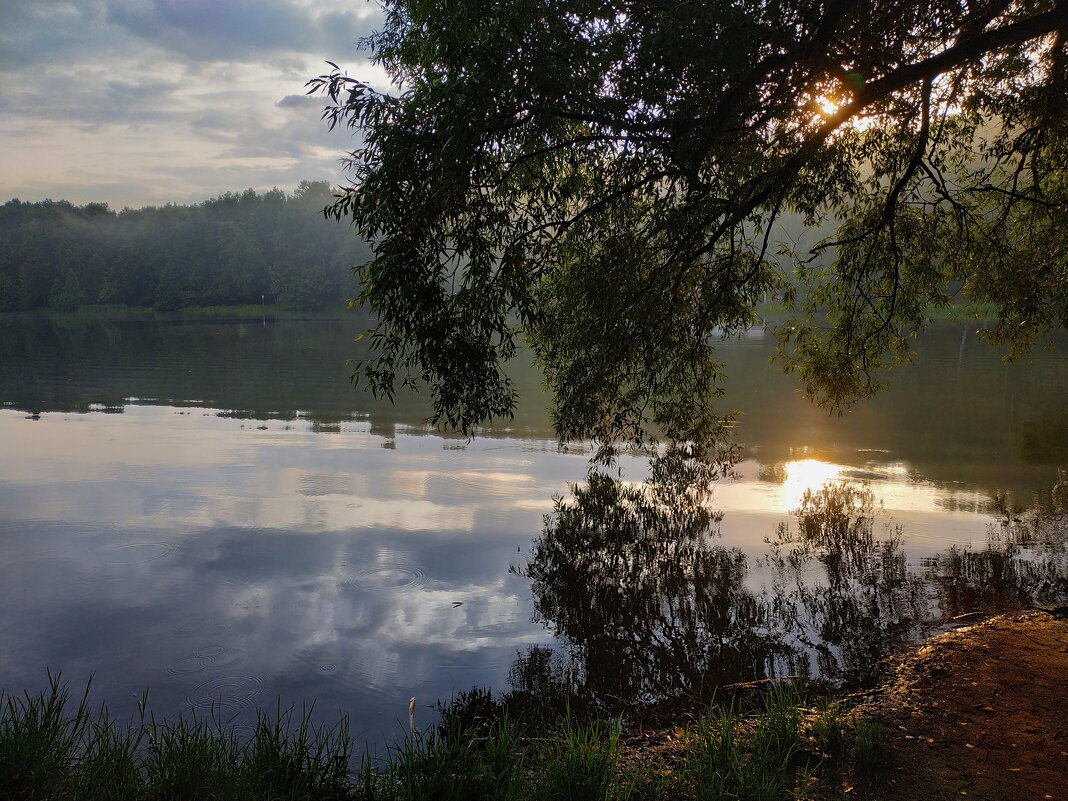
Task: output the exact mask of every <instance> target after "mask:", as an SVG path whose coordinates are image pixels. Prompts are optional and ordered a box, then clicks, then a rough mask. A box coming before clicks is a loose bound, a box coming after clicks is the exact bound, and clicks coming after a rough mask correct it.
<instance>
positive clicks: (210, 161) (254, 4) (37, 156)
mask: <svg viewBox="0 0 1068 801" xmlns="http://www.w3.org/2000/svg"><path fill="white" fill-rule="evenodd" d="M380 21H381V14H380V13H379V12H378V11H377V9H376V7H375V6H373V5H371V4H370V3H366V4H364V3H360V2H358V0H356V2H353V0H315V2H310V0H68V1H66V2H64V1H63V0H5V1H4V26H3V27H2V29H0V192H2V193H3V194H5V195H7V196H8V197H10V196H13V195H16V194H17V195H20V196H21V197H22V198H23V199H26V200H33V199H38V198H41V197H44V196H45V195H46V194H47V195H48V196H51V197H56V198H58V197H66V198H69V199H71V200H72V201H75V202H85V201H87V200H90V199H101V200H106V201H108V202H110V203H111V204H112V205H115V206H124V205H138V204H141V203H158V202H161V201H167V200H185V199H186V198H188V197H190V196H193V197H199V198H204V197H208V196H211V195H213V194H218V193H220V192H223V191H226V190H229V189H235V188H244V187H247V186H254V187H264V186H270V185H274V184H276V183H280V182H282V181H285V182H286V183H287V184H289V185H295V184H296V182H298V181H299V180H300V179H302V178H310V179H316V180H323V179H327V180H331V181H332V182H334V183H338V182H340V181H341V180H343V176H342V175H341V174H340V172H339V169H338V159H339V158H340V157H341V156H342V155H343V154H344V153H345V152H346V151H348V150H351V149H352V139H351V137H350V135H349V134H348V133H347V132H333V133H332V134H331V133H329V132H327V131H326V129H325V125H324V124H323V123H322V122H321V120H320V112H321V109H322V106H323V101H322V99H321V98H317V97H308V96H305V95H304V94H303V92H304V84H305V82H306V81H307V79H308V78H309V77H311V75H312V74H313V73H314V74H318V73H319V72H322V71H323V69H324V67H323V65H324V62H325V61H326V60H327V59H331V60H334V61H337V62H338V63H340V64H342V65H343V66H345V67H347V68H348V71H349V72H350V74H353V75H355V76H357V77H359V78H361V79H362V80H367V81H369V82H371V83H372V84H374V85H376V86H379V87H382V88H385V86H387V85H388V79H387V78H386V76H385V74H384V73H383V71H382V70H381V69H380V68H378V67H375V66H372V65H370V64H369V63H368V61H367V60H366V54H363V55H358V54H357V52H356V50H355V47H354V43H355V42H356V41H357V40H358V39H360V38H362V37H364V36H366V35H368V34H369V33H370V32H371V31H372V30H374V28H375V27H376V26H377V25H378V24H379V23H380ZM163 175H171V176H180V180H177V181H173V182H170V183H167V182H161V181H160V176H163ZM138 176H142V183H141V184H140V186H141V188H140V189H138V186H139V183H138ZM227 182H234V183H227ZM283 185H285V184H283ZM120 192H124V193H127V194H125V195H123V196H121V197H120V196H117V194H118V193H120ZM167 192H172V193H173V194H171V195H167V194H166V193H167ZM3 199H6V198H0V200H3Z"/></svg>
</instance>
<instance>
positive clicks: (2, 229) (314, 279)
mask: <svg viewBox="0 0 1068 801" xmlns="http://www.w3.org/2000/svg"><path fill="white" fill-rule="evenodd" d="M332 201H333V197H332V192H331V189H330V185H329V184H327V183H326V182H310V181H302V182H301V184H300V186H299V187H298V188H297V190H296V191H295V192H293V193H286V192H283V191H281V190H279V189H272V190H270V191H269V192H263V193H262V194H258V193H256V192H254V191H253V190H251V189H249V190H247V191H245V192H242V193H239V194H237V193H231V192H227V193H226V194H224V195H222V196H220V197H217V198H212V199H211V200H207V201H205V202H203V203H199V204H197V205H193V206H178V205H167V206H161V207H148V208H143V209H123V210H122V211H120V212H115V211H112V210H111V209H109V208H108V207H107V205H106V204H103V203H89V204H86V205H84V206H75V205H72V204H70V203H68V202H66V201H62V200H61V201H52V200H45V201H42V202H39V203H23V202H21V201H18V200H11V201H8V202H7V203H5V204H4V205H3V206H0V311H22V310H28V309H41V308H51V309H56V310H60V311H73V310H75V309H77V308H78V307H80V306H88V305H118V304H122V305H127V306H150V307H153V308H155V309H158V310H160V311H172V310H176V309H180V308H183V307H186V306H229V305H238V304H250V303H255V304H259V303H269V304H274V305H279V306H285V307H289V308H295V309H312V308H322V307H324V306H329V305H335V304H338V303H339V302H340V301H341V300H342V299H344V298H347V297H352V296H353V295H354V294H355V293H356V291H357V286H356V282H355V279H354V278H353V277H352V274H351V271H350V268H351V267H352V265H353V264H358V263H359V262H361V261H363V260H365V259H366V258H367V256H368V255H369V251H368V249H367V246H366V245H365V244H364V243H363V242H361V241H360V240H359V239H358V238H357V237H356V236H355V235H354V234H353V232H352V230H351V229H350V228H349V227H347V226H345V225H339V224H338V223H337V222H335V221H333V220H326V219H324V218H323V214H322V209H323V207H324V206H326V205H327V204H328V203H331V202H332Z"/></svg>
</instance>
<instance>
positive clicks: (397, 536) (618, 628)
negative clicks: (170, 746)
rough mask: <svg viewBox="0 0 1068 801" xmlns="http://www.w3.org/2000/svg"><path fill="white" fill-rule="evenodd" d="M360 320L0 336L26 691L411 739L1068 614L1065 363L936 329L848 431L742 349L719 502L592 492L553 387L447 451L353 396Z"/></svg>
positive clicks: (629, 476) (5, 579) (15, 324)
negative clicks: (413, 716) (957, 623)
mask: <svg viewBox="0 0 1068 801" xmlns="http://www.w3.org/2000/svg"><path fill="white" fill-rule="evenodd" d="M361 330H362V327H361V325H360V322H359V321H358V320H356V319H352V320H350V319H338V318H325V317H307V318H284V319H277V320H272V319H264V320H246V321H234V320H212V321H204V320H200V321H197V320H189V319H184V318H179V317H176V318H174V319H168V320H159V319H130V320H125V319H113V320H96V319H83V318H78V317H76V316H70V317H32V318H30V317H10V316H9V317H0V353H2V354H3V361H2V364H0V404H2V405H0V453H2V454H3V458H2V460H0V643H2V647H0V687H3V688H5V689H9V690H19V691H21V690H22V689H29V690H31V691H32V690H34V689H37V688H40V687H42V686H43V685H44V683H45V669H46V668H49V669H51V670H53V671H62V672H63V674H64V676H65V677H66V678H68V679H70V680H71V681H72V682H75V683H77V682H81V681H84V680H85V679H86V678H88V677H89V676H90V675H92V676H93V677H94V688H95V690H94V695H95V697H97V698H100V699H105V698H106V699H107V701H108V702H109V705H110V707H111V708H112V710H113V711H114V712H115V713H117V714H120V715H123V714H129V713H130V712H131V711H132V710H133V708H134V707H135V703H136V698H135V696H136V695H138V694H139V693H140V692H141V691H142V690H144V689H145V688H149V690H150V698H151V701H152V707H153V708H154V709H155V710H157V712H159V713H164V714H166V713H168V712H176V711H178V710H181V709H188V708H189V707H190V706H192V707H194V708H196V709H198V710H202V711H208V712H211V711H213V710H215V711H217V712H219V713H221V714H223V715H224V716H225V717H231V716H232V717H234V718H235V719H236V720H237V721H238V722H240V723H242V724H243V725H247V723H248V721H249V720H250V719H251V716H252V711H253V710H254V709H255V708H256V707H257V706H260V707H269V708H272V709H273V708H274V706H275V704H276V701H277V699H278V698H281V699H282V702H283V703H284V704H288V703H290V702H297V703H298V704H299V703H300V702H301V701H304V700H308V701H310V700H312V699H315V700H316V702H317V710H318V712H319V713H320V714H322V715H323V716H324V717H332V716H333V715H334V714H335V713H336V711H337V710H339V709H340V710H343V711H345V712H348V713H349V714H350V715H351V718H352V724H353V728H354V730H355V731H357V732H358V733H360V734H362V735H364V736H366V737H367V738H368V740H369V741H371V742H372V743H382V742H384V741H386V740H388V739H390V738H392V737H394V736H395V735H397V734H399V733H400V732H401V731H402V729H403V727H404V726H406V725H407V704H408V699H409V698H410V697H411V696H413V695H414V696H416V698H417V699H418V706H419V712H418V716H420V717H421V718H422V719H423V720H424V721H429V720H430V719H431V718H432V716H433V713H432V711H431V710H429V709H425V707H426V706H428V705H429V706H433V705H434V703H435V702H436V701H437V700H438V699H448V698H449V697H451V696H452V695H454V694H455V693H457V692H460V691H464V690H468V689H470V688H471V687H472V686H481V687H489V688H492V689H494V690H497V691H508V690H516V689H519V690H524V691H530V692H538V691H549V690H553V691H555V690H567V691H572V692H581V693H584V694H586V695H587V696H589V697H592V698H595V699H600V701H603V703H604V704H605V705H606V706H610V705H611V704H612V703H614V702H613V701H612V698H617V699H618V698H619V697H620V696H626V699H625V700H631V701H634V700H658V699H669V698H673V697H676V696H679V695H684V694H685V695H688V696H689V697H696V696H700V695H703V694H705V693H708V692H710V691H711V690H712V688H714V687H715V686H716V685H718V684H725V683H731V682H734V681H742V680H748V679H752V678H762V677H764V676H768V675H796V674H797V673H799V672H801V673H806V674H808V675H812V676H818V677H825V678H828V679H831V680H836V681H843V682H851V683H863V682H865V681H870V680H871V678H872V676H873V673H874V668H876V667H877V665H878V661H879V659H881V658H882V657H884V656H886V655H888V654H890V653H892V652H893V651H894V650H895V649H898V648H900V647H903V646H904V645H907V644H909V643H910V642H914V641H915V640H916V639H917V638H919V637H920V636H922V635H923V634H924V633H926V632H928V631H930V630H932V629H933V628H936V627H937V626H939V625H940V624H942V623H943V622H944V621H945V620H946V619H947V618H950V617H953V616H955V615H959V614H963V613H966V612H972V611H985V610H1003V609H1014V608H1021V607H1026V606H1029V605H1032V604H1035V603H1064V602H1065V600H1066V599H1068V557H1066V546H1065V537H1064V531H1065V527H1064V525H1063V518H1062V517H1060V515H1062V514H1063V513H1064V512H1065V509H1064V508H1062V505H1061V503H1062V502H1061V500H1059V499H1060V498H1061V495H1059V494H1058V492H1059V490H1058V489H1057V486H1058V482H1060V481H1063V474H1062V473H1060V472H1059V469H1060V468H1065V467H1068V437H1066V430H1068V428H1066V426H1068V418H1066V416H1065V410H1064V408H1063V403H1062V399H1063V398H1064V397H1068V344H1066V343H1065V342H1063V341H1058V342H1056V343H1054V344H1053V345H1052V346H1051V347H1050V348H1048V349H1040V350H1038V351H1036V354H1035V356H1034V358H1033V359H1032V360H1031V361H1029V362H1027V363H1018V364H1012V365H1006V364H1005V363H1003V362H1002V361H1001V360H1000V359H999V357H998V355H997V354H996V353H995V352H994V351H993V350H992V349H991V348H990V347H989V346H987V345H986V344H985V343H983V342H981V341H979V338H978V337H977V335H976V333H975V331H974V330H971V329H966V328H961V327H955V326H949V325H945V326H938V327H935V328H933V329H932V330H931V331H929V332H928V333H927V334H926V335H925V337H924V338H923V339H922V340H921V341H920V342H918V343H917V357H916V364H915V365H913V366H912V367H910V368H907V369H904V370H902V371H901V372H900V373H899V374H898V375H897V376H896V377H895V380H894V383H893V385H892V386H891V388H890V389H889V390H888V391H887V392H885V393H884V394H882V395H880V396H879V397H877V398H876V399H874V400H873V401H871V402H868V403H865V404H862V405H860V406H858V407H857V408H856V409H854V410H852V411H851V412H850V413H848V414H847V415H845V416H843V417H837V416H830V415H828V414H827V412H826V411H823V410H820V409H815V408H813V407H811V406H810V405H809V404H808V403H807V402H806V401H805V400H804V399H802V398H801V397H800V396H799V392H798V389H797V386H796V384H795V383H794V382H793V381H792V380H791V379H789V378H787V377H785V376H782V375H781V374H780V373H779V372H778V371H777V369H776V368H775V367H774V366H771V365H769V364H768V358H769V356H770V355H771V354H772V351H773V342H772V338H771V337H770V335H765V334H764V332H763V331H761V330H759V329H757V330H754V331H751V332H749V334H748V335H747V336H746V337H744V338H741V339H737V340H732V341H729V342H726V343H724V345H723V353H724V359H725V361H726V362H727V366H728V369H727V372H728V375H729V383H728V387H727V390H728V391H727V395H726V398H725V403H726V405H727V406H729V407H733V408H736V409H739V410H742V411H744V412H745V414H744V415H743V416H742V417H741V418H740V420H739V423H738V425H737V427H736V433H737V439H738V441H739V443H740V444H741V446H742V457H743V458H742V460H741V461H740V463H739V464H738V466H737V468H736V471H735V474H734V475H733V476H731V477H729V478H724V479H722V480H720V481H718V482H717V483H716V484H715V485H714V486H713V487H712V489H711V492H710V493H709V494H708V495H707V496H704V495H701V496H700V497H696V496H695V495H694V494H693V493H692V492H689V491H688V490H686V491H684V490H680V489H679V487H685V486H686V484H685V481H684V480H683V479H685V475H686V474H685V471H686V465H684V464H666V465H661V466H660V467H659V468H657V467H654V474H653V475H652V477H651V478H652V481H651V483H647V484H646V483H641V482H645V481H646V480H647V479H650V472H649V471H650V467H649V465H648V464H647V463H646V462H645V461H644V460H639V459H636V458H629V457H624V458H622V459H620V462H619V465H618V470H615V471H609V472H608V473H606V474H603V475H601V474H592V475H591V476H590V478H589V480H587V471H588V469H589V465H588V462H587V459H588V453H584V452H583V449H582V448H581V447H579V448H574V449H572V451H571V452H561V451H560V450H559V449H558V447H557V444H556V442H555V440H554V439H553V436H552V432H551V429H550V426H549V417H548V413H547V411H546V409H545V405H546V397H545V396H544V395H542V394H541V390H540V378H539V376H538V375H537V373H536V372H535V371H534V369H533V368H532V367H531V365H529V364H526V363H522V362H521V363H518V364H516V365H515V370H514V373H513V374H514V375H515V378H516V381H517V383H518V385H519V389H520V393H521V397H522V402H521V406H520V408H519V410H518V412H517V414H516V417H515V419H514V420H510V421H501V422H499V423H496V424H493V425H489V426H487V427H486V429H485V430H484V431H482V432H480V434H479V436H477V437H475V438H474V439H473V440H467V439H465V438H462V437H458V436H455V435H448V434H444V433H442V432H438V431H434V430H432V429H430V428H428V427H427V426H426V425H425V423H424V422H423V421H424V419H425V417H426V415H427V413H428V406H427V405H426V404H425V403H424V402H423V401H422V400H421V399H420V398H417V397H401V398H399V399H398V403H397V405H395V406H390V405H388V404H386V403H384V402H380V401H375V400H374V399H373V398H371V397H370V396H368V395H365V394H363V393H362V392H359V391H354V390H353V389H352V387H351V386H350V384H349V382H348V375H349V372H350V371H351V367H349V366H347V365H346V360H347V359H351V358H355V357H358V356H359V347H360V346H359V344H357V343H355V342H354V341H353V340H354V339H355V337H356V336H357V335H358V334H359V333H360V332H361ZM680 477H681V478H680ZM573 482H579V483H580V486H579V489H578V491H577V492H573V490H572V488H571V486H570V484H571V483H573ZM680 493H681V494H680ZM556 498H559V499H560V501H559V503H557V504H555V505H554V499H556Z"/></svg>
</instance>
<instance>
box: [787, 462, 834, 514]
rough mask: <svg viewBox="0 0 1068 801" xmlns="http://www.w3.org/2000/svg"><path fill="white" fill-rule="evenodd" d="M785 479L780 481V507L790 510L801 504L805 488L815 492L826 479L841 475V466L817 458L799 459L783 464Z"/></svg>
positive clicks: (831, 479)
mask: <svg viewBox="0 0 1068 801" xmlns="http://www.w3.org/2000/svg"><path fill="white" fill-rule="evenodd" d="M783 470H784V471H785V472H786V480H785V481H783V483H782V504H783V506H782V508H783V511H784V512H790V511H793V510H794V509H797V508H798V507H799V506H800V505H801V499H802V498H803V497H804V495H805V490H811V491H813V492H815V491H816V490H818V489H819V488H820V487H822V486H823V485H824V484H826V483H827V482H828V481H835V480H836V479H839V478H841V477H842V466H841V465H837V464H830V463H829V462H821V461H820V460H819V459H799V460H798V461H794V462H787V463H786V464H784V465H783Z"/></svg>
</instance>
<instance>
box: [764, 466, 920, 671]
mask: <svg viewBox="0 0 1068 801" xmlns="http://www.w3.org/2000/svg"><path fill="white" fill-rule="evenodd" d="M878 510H879V505H878V504H877V503H876V500H875V496H874V494H873V492H872V490H871V488H870V486H868V485H867V484H856V483H853V482H835V483H829V484H825V485H824V486H823V487H821V488H820V489H818V490H811V489H809V490H806V491H805V493H804V495H803V496H802V500H801V505H800V506H799V507H798V508H797V509H796V510H794V518H795V520H794V522H793V524H790V523H781V524H780V525H779V527H778V529H777V531H776V535H775V537H774V538H773V539H772V540H770V541H769V542H770V545H771V552H770V553H769V555H768V556H767V563H768V565H769V567H770V568H771V569H772V571H773V574H774V575H775V577H776V580H775V583H774V586H773V590H772V592H771V595H770V597H769V599H768V603H769V604H770V605H771V606H772V607H773V608H774V609H775V610H776V612H777V613H778V618H779V623H780V625H781V626H783V628H784V629H786V630H789V631H792V632H794V634H795V636H796V638H797V641H798V642H799V643H800V645H801V646H802V647H803V648H804V649H805V650H806V651H807V652H808V653H809V655H810V659H811V660H812V663H811V665H810V670H811V671H812V672H814V673H816V674H817V675H821V676H831V677H837V678H842V679H845V680H847V681H850V682H864V681H866V680H868V679H870V678H871V677H872V676H873V675H874V673H875V671H877V670H878V668H879V663H880V661H881V660H882V659H883V658H884V657H886V656H887V655H888V654H889V653H891V652H892V651H894V650H896V649H898V648H900V647H902V646H903V645H905V644H906V643H908V642H913V641H915V640H916V639H918V638H919V636H920V635H921V634H922V632H923V629H924V627H925V626H927V625H929V624H930V623H931V622H932V612H931V610H930V609H929V607H928V604H927V603H926V602H925V595H926V594H925V591H924V586H923V582H922V579H921V577H919V576H917V575H915V574H914V573H912V572H910V570H909V567H908V562H907V559H906V556H905V553H904V550H903V549H902V544H901V533H900V531H899V530H897V529H895V528H893V527H891V526H890V524H889V523H888V522H886V521H884V525H883V526H882V527H880V528H879V529H878V531H877V526H876V518H877V515H878ZM877 533H882V534H883V536H882V537H879V536H877ZM814 563H815V564H818V565H820V566H822V568H823V569H822V571H815V570H813V564H814Z"/></svg>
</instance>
